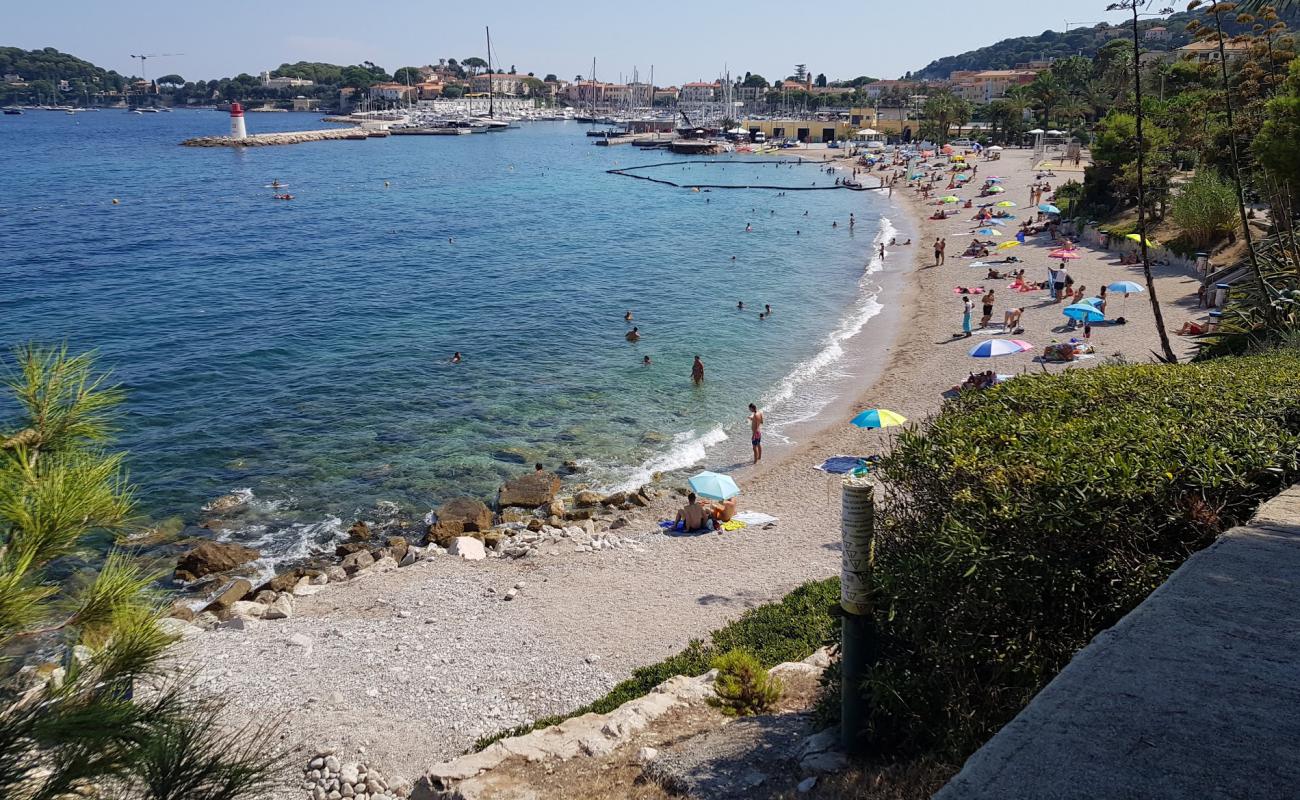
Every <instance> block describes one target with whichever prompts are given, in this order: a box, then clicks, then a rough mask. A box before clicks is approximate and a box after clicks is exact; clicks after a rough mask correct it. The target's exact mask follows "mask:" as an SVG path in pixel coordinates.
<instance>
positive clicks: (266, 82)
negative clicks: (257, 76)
mask: <svg viewBox="0 0 1300 800" xmlns="http://www.w3.org/2000/svg"><path fill="white" fill-rule="evenodd" d="M262 85H263V86H265V87H266V88H268V89H294V88H297V87H299V86H315V85H316V82H315V81H309V80H307V79H306V78H272V77H271V73H269V72H263V73H262Z"/></svg>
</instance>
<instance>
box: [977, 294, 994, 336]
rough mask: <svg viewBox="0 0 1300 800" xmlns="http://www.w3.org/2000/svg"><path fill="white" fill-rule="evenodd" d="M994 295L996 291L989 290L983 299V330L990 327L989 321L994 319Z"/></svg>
mask: <svg viewBox="0 0 1300 800" xmlns="http://www.w3.org/2000/svg"><path fill="white" fill-rule="evenodd" d="M994 294H995V292H994V290H992V289H989V291H988V293H987V294H985V295H984V298H983V299H984V304H983V306H984V307H983V309H981V310H982V311H983V314H982V315H981V316H980V327H981V328H987V327H988V326H989V319H991V318H992V317H993V295H994Z"/></svg>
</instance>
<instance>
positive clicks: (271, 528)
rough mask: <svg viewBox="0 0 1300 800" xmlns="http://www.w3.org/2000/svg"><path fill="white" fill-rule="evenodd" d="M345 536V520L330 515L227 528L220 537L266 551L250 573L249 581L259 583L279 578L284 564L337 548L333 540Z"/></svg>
mask: <svg viewBox="0 0 1300 800" xmlns="http://www.w3.org/2000/svg"><path fill="white" fill-rule="evenodd" d="M344 535H345V529H344V526H343V520H342V519H340V518H339V517H336V516H333V515H330V516H327V517H325V519H323V520H319V521H317V522H295V523H290V524H288V525H268V524H255V525H247V526H245V527H242V528H234V529H230V530H226V531H223V532H222V533H221V534H220V535H219V536H218V537H216V538H217V541H223V542H228V541H235V542H239V543H240V544H242V545H244V546H245V547H252V548H255V549H257V550H260V551H261V552H262V553H263V555H262V557H261V558H258V559H257V560H255V561H252V562H250V566H251V567H252V568H253V569H254V570H256V573H255V575H251V576H249V580H250V581H252V583H253V585H254V586H257V585H260V584H261V583H264V582H265V581H268V580H270V579H271V578H273V577H275V573H276V569H277V567H278V566H279V565H280V564H285V563H297V562H300V561H304V560H306V559H308V558H310V557H311V556H314V555H317V554H319V553H323V552H328V551H330V550H332V549H333V547H332V545H333V543H334V542H336V541H338V540H339V539H342V538H343V537H344Z"/></svg>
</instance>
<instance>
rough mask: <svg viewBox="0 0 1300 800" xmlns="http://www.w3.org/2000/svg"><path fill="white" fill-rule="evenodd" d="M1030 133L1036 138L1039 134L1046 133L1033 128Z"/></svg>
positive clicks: (1040, 129)
mask: <svg viewBox="0 0 1300 800" xmlns="http://www.w3.org/2000/svg"><path fill="white" fill-rule="evenodd" d="M1030 133H1032V134H1034V135H1035V136H1037V135H1039V134H1040V133H1047V131H1045V130H1043V129H1042V128H1034V129H1033V130H1032V131H1030Z"/></svg>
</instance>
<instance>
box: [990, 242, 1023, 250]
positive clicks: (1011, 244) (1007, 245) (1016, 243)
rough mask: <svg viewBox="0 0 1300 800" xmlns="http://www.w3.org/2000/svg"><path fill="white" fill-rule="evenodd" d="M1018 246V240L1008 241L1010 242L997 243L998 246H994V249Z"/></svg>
mask: <svg viewBox="0 0 1300 800" xmlns="http://www.w3.org/2000/svg"><path fill="white" fill-rule="evenodd" d="M1019 246H1020V242H1016V241H1010V242H1003V243H1002V244H1000V245H998V246H997V247H996V248H994V249H996V250H1006V249H1008V248H1011V247H1019Z"/></svg>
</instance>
